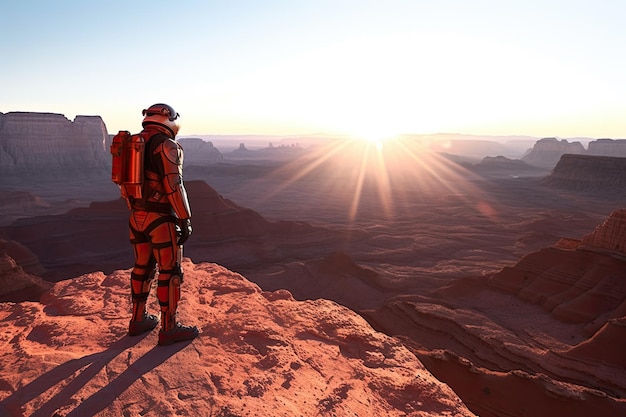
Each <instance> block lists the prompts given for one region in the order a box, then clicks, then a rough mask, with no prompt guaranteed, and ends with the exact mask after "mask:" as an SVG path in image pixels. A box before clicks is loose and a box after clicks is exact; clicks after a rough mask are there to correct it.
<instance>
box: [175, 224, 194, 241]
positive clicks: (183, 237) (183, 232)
mask: <svg viewBox="0 0 626 417" xmlns="http://www.w3.org/2000/svg"><path fill="white" fill-rule="evenodd" d="M177 229H178V234H179V236H178V242H177V243H178V245H182V244H183V243H185V242H186V241H187V239H189V236H191V233H192V232H193V229H192V228H191V219H182V220H178V227H177Z"/></svg>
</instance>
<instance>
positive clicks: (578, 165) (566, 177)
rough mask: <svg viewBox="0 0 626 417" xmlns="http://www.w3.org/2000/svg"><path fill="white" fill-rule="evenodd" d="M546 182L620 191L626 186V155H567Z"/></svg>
mask: <svg viewBox="0 0 626 417" xmlns="http://www.w3.org/2000/svg"><path fill="white" fill-rule="evenodd" d="M543 183H544V184H546V185H549V186H553V187H558V188H564V189H569V190H577V191H592V192H599V191H602V192H611V193H618V192H620V191H621V190H623V189H624V187H626V158H616V157H609V156H590V155H563V156H562V157H561V159H560V160H559V162H558V164H557V165H556V167H554V169H553V170H552V173H551V174H550V175H548V176H547V177H546V178H545V179H544V180H543Z"/></svg>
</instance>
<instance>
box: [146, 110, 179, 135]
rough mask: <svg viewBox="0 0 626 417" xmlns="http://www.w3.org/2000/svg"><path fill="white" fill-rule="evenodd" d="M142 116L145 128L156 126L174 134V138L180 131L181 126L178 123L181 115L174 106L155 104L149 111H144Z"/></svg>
mask: <svg viewBox="0 0 626 417" xmlns="http://www.w3.org/2000/svg"><path fill="white" fill-rule="evenodd" d="M141 114H142V115H143V116H144V118H143V121H142V122H141V125H142V126H143V127H146V125H150V124H156V125H160V126H163V127H165V128H167V129H168V130H169V131H170V132H172V136H176V135H177V134H178V130H179V129H180V124H179V123H178V119H179V118H180V114H178V113H177V112H176V110H174V108H173V107H172V106H168V105H167V104H162V103H158V104H153V105H152V106H150V107H148V108H147V109H144V110H143V111H142V112H141Z"/></svg>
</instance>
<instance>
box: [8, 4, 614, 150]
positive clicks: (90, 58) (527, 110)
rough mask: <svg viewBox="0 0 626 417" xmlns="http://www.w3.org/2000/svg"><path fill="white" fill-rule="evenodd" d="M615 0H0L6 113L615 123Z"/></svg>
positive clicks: (356, 122) (434, 126)
mask: <svg viewBox="0 0 626 417" xmlns="http://www.w3.org/2000/svg"><path fill="white" fill-rule="evenodd" d="M625 21H626V1H624V0H614V1H611V0H588V1H580V0H561V1H560V0H520V1H507V0H494V1H488V0H472V1H470V0H437V1H434V0H412V1H400V0H379V1H367V0H354V1H352V0H306V1H305V0H284V1H278V0H258V1H252V0H249V1H242V0H224V1H185V0H181V1H167V2H164V1H160V0H151V1H136V0H125V1H118V0H109V1H82V0H80V1H79V0H75V1H72V0H64V1H56V2H53V1H32V0H19V1H18V0H15V1H10V2H9V1H7V0H2V5H1V7H0V38H1V40H2V41H1V42H0V57H1V58H0V112H3V113H7V112H10V111H36V112H53V113H62V114H65V115H66V116H67V117H68V118H70V119H73V118H74V117H75V116H76V115H77V114H80V115H100V116H102V118H103V119H104V121H105V123H106V125H107V128H108V130H109V132H110V133H115V132H117V131H118V130H121V129H124V130H130V131H137V130H139V129H140V124H141V110H142V109H143V108H145V107H147V106H149V105H150V104H153V103H156V102H165V103H168V104H170V105H172V106H173V107H174V108H175V109H176V110H177V111H178V112H179V113H180V114H181V116H182V117H181V122H182V129H181V135H183V136H188V135H193V134H277V135H278V134H310V133H352V134H363V135H369V136H375V135H390V134H396V133H436V132H448V133H467V134H490V135H531V136H540V137H545V136H557V137H577V136H587V137H596V138H598V137H612V138H626V52H624V51H625V48H626V25H625V24H624V22H625Z"/></svg>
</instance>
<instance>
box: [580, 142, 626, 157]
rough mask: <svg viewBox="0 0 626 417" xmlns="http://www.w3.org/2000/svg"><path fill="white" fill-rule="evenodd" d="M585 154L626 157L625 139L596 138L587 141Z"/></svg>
mask: <svg viewBox="0 0 626 417" xmlns="http://www.w3.org/2000/svg"><path fill="white" fill-rule="evenodd" d="M587 155H598V156H614V157H620V158H626V139H598V140H594V141H592V142H589V148H588V149H587Z"/></svg>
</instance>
